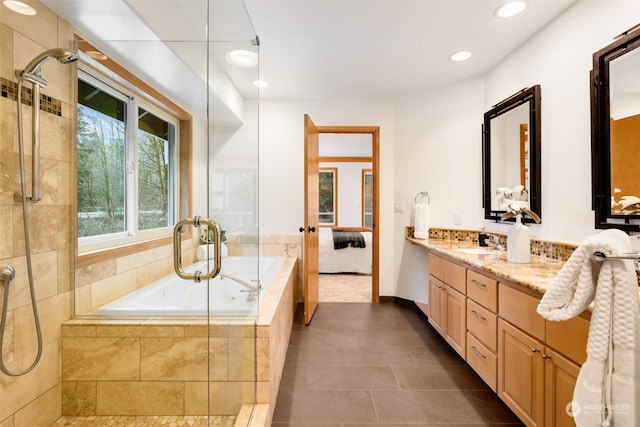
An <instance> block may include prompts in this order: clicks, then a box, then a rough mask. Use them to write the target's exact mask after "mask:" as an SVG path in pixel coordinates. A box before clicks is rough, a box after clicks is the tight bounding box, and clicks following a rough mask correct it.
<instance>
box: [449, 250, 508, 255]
mask: <svg viewBox="0 0 640 427" xmlns="http://www.w3.org/2000/svg"><path fill="white" fill-rule="evenodd" d="M456 251H458V252H462V253H465V254H468V255H493V254H497V253H498V251H494V250H491V249H485V248H460V249H456Z"/></svg>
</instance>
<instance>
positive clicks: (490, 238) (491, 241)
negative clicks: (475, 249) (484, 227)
mask: <svg viewBox="0 0 640 427" xmlns="http://www.w3.org/2000/svg"><path fill="white" fill-rule="evenodd" d="M485 243H486V244H487V246H488V247H489V249H491V250H495V251H503V250H504V246H503V245H502V243H500V236H498V235H496V234H491V233H487V238H486V239H485Z"/></svg>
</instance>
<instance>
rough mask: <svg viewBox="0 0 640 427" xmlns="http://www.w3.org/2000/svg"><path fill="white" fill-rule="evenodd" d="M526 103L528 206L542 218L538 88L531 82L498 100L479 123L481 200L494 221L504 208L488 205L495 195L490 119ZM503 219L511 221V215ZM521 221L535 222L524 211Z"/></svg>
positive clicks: (539, 91) (489, 217) (498, 217)
mask: <svg viewBox="0 0 640 427" xmlns="http://www.w3.org/2000/svg"><path fill="white" fill-rule="evenodd" d="M527 103H528V104H529V188H528V191H529V208H530V209H531V211H532V212H534V213H536V214H538V216H539V217H540V218H542V210H541V200H542V195H541V177H540V175H541V169H540V153H541V138H540V122H541V114H540V103H541V89H540V85H534V86H531V87H529V88H525V89H522V90H521V91H519V92H518V93H515V94H514V95H512V96H510V97H509V98H507V99H505V100H504V101H500V102H499V103H498V104H496V105H494V106H493V107H492V108H491V110H489V111H487V112H486V113H485V114H484V124H483V126H482V201H483V207H484V218H485V219H489V220H494V221H496V222H498V221H501V218H500V217H501V216H502V214H504V213H505V212H506V211H504V210H503V211H500V210H493V209H491V202H492V200H493V198H494V197H495V194H494V193H495V192H494V191H492V189H491V167H492V165H491V120H492V119H495V118H496V117H498V116H500V115H502V114H505V113H507V112H509V111H511V110H513V109H514V108H517V107H519V106H521V105H523V104H527ZM505 221H512V222H513V221H515V218H510V219H507V220H505ZM522 221H523V222H528V223H535V221H534V220H533V218H531V217H529V216H527V215H526V214H523V215H522Z"/></svg>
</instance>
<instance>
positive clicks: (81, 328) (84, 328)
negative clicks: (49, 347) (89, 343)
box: [62, 324, 98, 338]
mask: <svg viewBox="0 0 640 427" xmlns="http://www.w3.org/2000/svg"><path fill="white" fill-rule="evenodd" d="M97 334H98V333H97V327H96V326H94V325H65V324H63V325H62V336H63V337H76V338H80V337H84V338H95V337H96V336H98V335H97Z"/></svg>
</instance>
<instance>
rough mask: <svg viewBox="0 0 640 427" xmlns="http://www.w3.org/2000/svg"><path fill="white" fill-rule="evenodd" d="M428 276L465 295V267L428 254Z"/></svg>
mask: <svg viewBox="0 0 640 427" xmlns="http://www.w3.org/2000/svg"><path fill="white" fill-rule="evenodd" d="M429 274H430V275H432V276H434V277H437V278H438V279H440V280H442V281H443V282H444V283H445V284H447V285H449V286H451V287H452V288H453V289H455V290H456V291H458V292H460V293H461V294H463V295H465V294H466V293H467V292H466V287H467V285H466V283H467V269H466V268H465V267H463V266H461V265H458V264H456V263H454V262H451V261H449V260H447V259H445V258H442V257H441V256H438V255H434V254H432V253H430V254H429Z"/></svg>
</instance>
